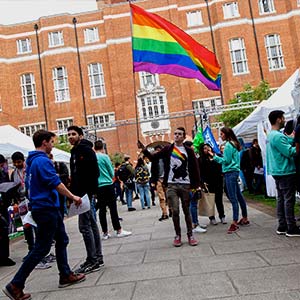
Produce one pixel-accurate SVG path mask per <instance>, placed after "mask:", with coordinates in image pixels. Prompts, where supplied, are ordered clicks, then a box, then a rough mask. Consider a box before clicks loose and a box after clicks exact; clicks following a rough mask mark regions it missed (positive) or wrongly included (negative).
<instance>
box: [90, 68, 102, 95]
mask: <svg viewBox="0 0 300 300" xmlns="http://www.w3.org/2000/svg"><path fill="white" fill-rule="evenodd" d="M88 72H89V82H90V88H91V98H98V97H104V96H105V95H106V92H105V85H104V74H103V69H102V65H101V64H100V63H95V64H90V65H89V66H88Z"/></svg>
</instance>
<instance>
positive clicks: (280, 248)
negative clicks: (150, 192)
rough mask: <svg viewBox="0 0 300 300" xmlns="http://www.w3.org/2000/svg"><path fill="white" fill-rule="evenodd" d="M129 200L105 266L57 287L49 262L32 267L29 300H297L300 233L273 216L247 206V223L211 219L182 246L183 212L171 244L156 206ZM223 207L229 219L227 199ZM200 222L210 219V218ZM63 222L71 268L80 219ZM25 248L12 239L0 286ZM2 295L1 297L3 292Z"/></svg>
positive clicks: (78, 253)
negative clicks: (280, 231)
mask: <svg viewBox="0 0 300 300" xmlns="http://www.w3.org/2000/svg"><path fill="white" fill-rule="evenodd" d="M134 205H135V207H136V208H137V211H133V212H128V211H127V209H126V206H121V205H120V206H119V214H120V216H121V217H122V218H123V219H124V221H123V222H122V227H123V228H124V229H126V230H131V231H132V232H133V234H132V236H130V237H126V238H117V237H112V238H110V239H108V240H105V241H102V246H103V253H104V262H105V266H104V267H103V268H102V269H101V270H100V271H98V272H95V273H91V274H89V275H87V280H86V281H84V282H82V283H80V284H77V285H74V286H70V287H67V288H64V289H59V288H58V275H57V268H56V264H55V263H54V264H52V268H51V269H48V270H34V271H33V272H32V274H31V275H30V277H29V278H28V281H27V284H26V288H25V291H26V292H30V293H31V294H32V299H34V300H61V299H63V300H69V299H70V300H71V299H72V300H74V299H88V300H96V299H101V300H120V299H122V300H144V299H145V300H157V299H163V300H169V299H170V300H171V299H172V300H179V299H180V300H181V299H193V300H196V299H203V300H204V299H224V300H225V299H228V300H242V299H243V300H252V299H255V300H269V299H270V300H271V299H272V300H273V299H276V300H290V299H300V238H287V237H285V236H277V235H276V233H275V229H276V220H275V219H274V218H273V217H271V216H269V215H267V214H265V213H263V212H261V211H258V210H256V209H254V208H251V207H249V218H250V221H251V226H249V227H245V228H241V229H240V231H238V232H237V233H235V234H232V235H229V234H227V233H226V230H227V228H228V225H223V224H220V223H219V224H218V225H217V226H214V225H209V226H208V231H207V233H205V234H196V235H195V236H196V238H197V239H198V240H199V245H198V246H197V247H191V246H189V245H188V244H187V238H186V235H185V232H186V229H185V225H184V219H183V217H181V225H182V237H183V242H184V243H183V245H182V247H180V248H174V247H173V246H172V241H173V237H174V231H173V224H172V221H171V220H167V221H163V222H159V221H158V218H159V217H160V214H161V213H160V208H159V206H156V207H152V208H151V209H146V210H141V208H140V203H139V200H136V201H135V202H134ZM225 206H226V211H227V216H228V221H229V220H230V219H231V210H230V205H229V203H228V202H227V201H225ZM109 219H110V217H109V215H108V220H109ZM200 220H201V222H202V223H208V219H207V218H200ZM65 224H66V227H67V232H68V235H69V237H70V244H69V247H68V254H69V262H70V265H71V267H72V268H75V267H76V266H78V265H79V264H80V263H81V262H83V261H84V260H85V250H84V245H83V241H82V237H81V235H80V233H79V232H78V229H77V217H73V218H70V219H67V220H66V221H65ZM109 226H110V228H111V223H110V222H109ZM112 233H113V232H112ZM26 252H27V247H26V244H25V243H24V241H23V240H22V239H21V240H19V241H17V242H13V243H12V245H11V258H12V259H14V260H16V261H17V265H16V266H15V267H2V268H0V286H1V287H3V286H4V285H5V284H7V282H8V281H9V280H10V279H11V278H12V276H13V274H14V273H15V272H16V270H17V268H18V267H19V266H20V264H21V259H22V257H23V256H24V255H25V254H26ZM2 299H6V298H5V297H4V295H3V293H2V292H0V300H2Z"/></svg>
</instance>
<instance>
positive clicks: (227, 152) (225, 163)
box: [214, 142, 240, 173]
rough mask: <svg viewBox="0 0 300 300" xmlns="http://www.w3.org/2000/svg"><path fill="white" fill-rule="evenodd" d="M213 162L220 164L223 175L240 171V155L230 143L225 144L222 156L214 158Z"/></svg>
mask: <svg viewBox="0 0 300 300" xmlns="http://www.w3.org/2000/svg"><path fill="white" fill-rule="evenodd" d="M214 160H215V161H216V162H217V163H219V164H222V171H223V173H227V172H233V171H238V172H239V171H240V154H239V151H238V149H237V148H236V147H235V146H233V144H232V143H231V142H226V144H225V148H224V153H223V156H222V157H220V156H217V155H215V156H214Z"/></svg>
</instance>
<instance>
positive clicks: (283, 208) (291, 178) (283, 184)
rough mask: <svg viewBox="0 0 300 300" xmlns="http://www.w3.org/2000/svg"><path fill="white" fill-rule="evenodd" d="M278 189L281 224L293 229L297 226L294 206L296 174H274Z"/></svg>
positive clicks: (278, 209)
mask: <svg viewBox="0 0 300 300" xmlns="http://www.w3.org/2000/svg"><path fill="white" fill-rule="evenodd" d="M273 177H274V179H275V183H276V189H277V193H278V195H277V218H278V222H279V226H280V227H283V228H286V227H287V228H288V230H293V229H294V227H295V226H296V221H295V215H294V207H295V201H296V199H295V194H296V174H292V175H286V176H273Z"/></svg>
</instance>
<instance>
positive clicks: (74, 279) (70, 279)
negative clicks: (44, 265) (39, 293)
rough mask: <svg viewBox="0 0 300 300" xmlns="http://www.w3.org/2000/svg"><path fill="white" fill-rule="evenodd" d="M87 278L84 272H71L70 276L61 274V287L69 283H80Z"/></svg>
mask: <svg viewBox="0 0 300 300" xmlns="http://www.w3.org/2000/svg"><path fill="white" fill-rule="evenodd" d="M84 280H85V275H84V274H75V273H73V272H71V273H70V274H69V275H68V276H60V278H59V285H58V287H59V288H64V287H67V286H69V285H72V284H75V283H79V282H82V281H84Z"/></svg>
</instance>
